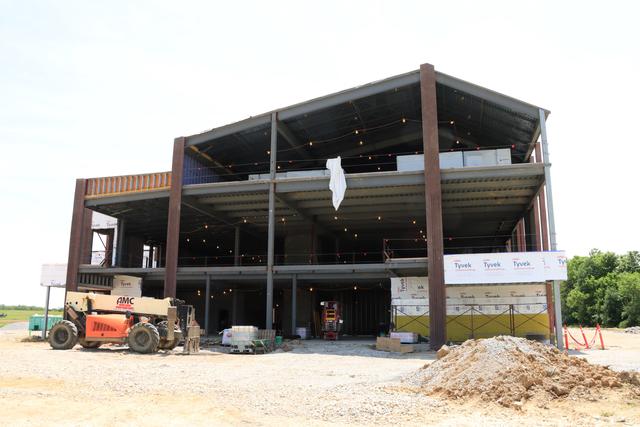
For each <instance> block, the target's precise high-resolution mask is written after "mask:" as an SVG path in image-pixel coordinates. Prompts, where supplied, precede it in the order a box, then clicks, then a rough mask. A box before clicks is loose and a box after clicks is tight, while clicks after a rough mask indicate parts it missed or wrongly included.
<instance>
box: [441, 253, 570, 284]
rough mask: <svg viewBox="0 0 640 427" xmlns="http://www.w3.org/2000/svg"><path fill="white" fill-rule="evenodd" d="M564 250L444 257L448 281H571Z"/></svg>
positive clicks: (450, 282) (475, 282)
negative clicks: (568, 277)
mask: <svg viewBox="0 0 640 427" xmlns="http://www.w3.org/2000/svg"><path fill="white" fill-rule="evenodd" d="M566 262H567V258H566V255H565V253H564V252H562V251H558V252H503V253H486V254H460V255H445V256H444V281H445V283H446V284H448V285H449V284H451V285H465V284H477V283H539V282H544V281H546V280H567V266H566Z"/></svg>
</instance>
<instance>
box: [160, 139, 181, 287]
mask: <svg viewBox="0 0 640 427" xmlns="http://www.w3.org/2000/svg"><path fill="white" fill-rule="evenodd" d="M185 142H186V138H184V137H180V138H176V139H175V141H174V142H173V164H172V166H171V189H170V190H169V217H168V220H167V250H166V255H165V269H164V297H165V298H167V297H171V298H175V297H176V282H177V278H176V275H177V273H178V247H179V246H180V205H181V204H182V172H183V171H182V169H183V165H184V145H185Z"/></svg>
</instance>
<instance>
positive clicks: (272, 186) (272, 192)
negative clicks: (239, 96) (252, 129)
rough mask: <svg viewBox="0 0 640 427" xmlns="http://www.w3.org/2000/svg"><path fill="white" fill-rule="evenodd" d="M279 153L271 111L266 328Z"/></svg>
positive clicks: (269, 314)
mask: <svg viewBox="0 0 640 427" xmlns="http://www.w3.org/2000/svg"><path fill="white" fill-rule="evenodd" d="M277 153H278V117H277V114H276V113H275V112H274V113H271V158H270V160H269V178H270V179H269V220H268V224H269V228H268V232H267V301H266V319H265V329H272V328H273V259H274V244H275V238H276V161H277Z"/></svg>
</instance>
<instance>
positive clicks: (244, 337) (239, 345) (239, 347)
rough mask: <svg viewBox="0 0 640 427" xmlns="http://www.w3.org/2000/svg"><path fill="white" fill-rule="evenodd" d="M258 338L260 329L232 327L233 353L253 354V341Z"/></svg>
mask: <svg viewBox="0 0 640 427" xmlns="http://www.w3.org/2000/svg"><path fill="white" fill-rule="evenodd" d="M257 338H258V328H256V327H255V326H232V327H231V342H230V344H229V345H230V346H231V352H232V353H253V341H254V340H256V339H257Z"/></svg>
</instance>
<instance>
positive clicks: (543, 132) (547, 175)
mask: <svg viewBox="0 0 640 427" xmlns="http://www.w3.org/2000/svg"><path fill="white" fill-rule="evenodd" d="M539 113H540V140H541V142H542V159H543V161H544V184H545V187H546V189H547V194H546V195H547V200H546V202H547V209H548V221H549V243H550V244H551V250H552V251H557V250H558V244H557V242H556V222H555V217H554V212H553V192H552V189H551V161H550V159H549V142H548V141H547V125H546V117H547V116H546V114H545V111H544V110H543V109H540V110H539ZM553 310H554V318H555V324H556V346H557V347H558V348H559V349H560V350H562V349H563V347H564V343H563V342H562V306H561V304H560V281H559V280H554V281H553Z"/></svg>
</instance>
